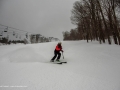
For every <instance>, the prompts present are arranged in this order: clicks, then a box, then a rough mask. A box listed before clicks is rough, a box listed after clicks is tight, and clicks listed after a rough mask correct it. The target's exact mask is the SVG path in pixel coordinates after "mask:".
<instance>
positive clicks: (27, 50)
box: [0, 41, 120, 90]
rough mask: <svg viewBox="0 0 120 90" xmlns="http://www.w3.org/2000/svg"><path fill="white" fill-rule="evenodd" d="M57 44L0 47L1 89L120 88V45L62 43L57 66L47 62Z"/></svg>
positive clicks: (75, 89)
mask: <svg viewBox="0 0 120 90" xmlns="http://www.w3.org/2000/svg"><path fill="white" fill-rule="evenodd" d="M56 44H57V42H51V43H40V44H28V45H21V44H19V45H10V46H0V90H120V46H117V45H108V44H102V45H100V44H99V43H98V42H92V43H86V41H66V42H62V46H63V50H64V58H65V59H63V57H62V56H61V60H65V61H67V62H68V63H67V64H62V65H58V64H51V63H48V62H49V61H50V59H51V58H52V57H53V55H54V52H53V51H54V48H55V46H56Z"/></svg>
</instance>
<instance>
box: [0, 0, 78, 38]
mask: <svg viewBox="0 0 120 90" xmlns="http://www.w3.org/2000/svg"><path fill="white" fill-rule="evenodd" d="M75 1H76V0H0V24H3V25H7V26H11V27H14V28H18V29H21V30H25V31H28V32H35V33H40V34H42V35H43V36H46V37H51V36H53V37H56V38H59V39H60V40H62V39H63V35H62V32H63V31H70V29H72V28H75V25H72V24H71V20H70V16H71V10H72V8H73V3H74V2H75Z"/></svg>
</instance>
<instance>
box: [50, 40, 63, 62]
mask: <svg viewBox="0 0 120 90" xmlns="http://www.w3.org/2000/svg"><path fill="white" fill-rule="evenodd" d="M60 51H61V52H63V50H62V46H61V42H59V43H58V44H57V46H56V48H55V50H54V57H53V58H52V59H51V62H54V60H55V58H56V57H57V55H58V57H57V59H56V61H58V62H59V59H60V57H61V53H60Z"/></svg>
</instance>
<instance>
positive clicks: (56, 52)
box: [51, 50, 61, 60]
mask: <svg viewBox="0 0 120 90" xmlns="http://www.w3.org/2000/svg"><path fill="white" fill-rule="evenodd" d="M57 55H58V57H57ZM56 57H57V60H59V59H60V57H61V53H60V51H56V50H55V51H54V57H53V58H52V59H51V60H55V58H56Z"/></svg>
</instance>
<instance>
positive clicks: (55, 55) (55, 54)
mask: <svg viewBox="0 0 120 90" xmlns="http://www.w3.org/2000/svg"><path fill="white" fill-rule="evenodd" d="M56 57H57V53H56V52H55V51H54V57H53V58H52V59H51V61H54V60H55V58H56Z"/></svg>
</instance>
